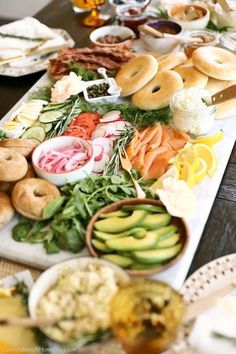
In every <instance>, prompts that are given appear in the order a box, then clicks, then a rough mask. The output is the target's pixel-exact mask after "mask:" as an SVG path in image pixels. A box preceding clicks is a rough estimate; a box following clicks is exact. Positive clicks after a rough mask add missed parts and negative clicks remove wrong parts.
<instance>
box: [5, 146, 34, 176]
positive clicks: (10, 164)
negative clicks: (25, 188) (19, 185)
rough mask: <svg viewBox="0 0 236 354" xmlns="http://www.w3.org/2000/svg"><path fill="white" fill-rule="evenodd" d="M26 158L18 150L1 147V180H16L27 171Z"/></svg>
mask: <svg viewBox="0 0 236 354" xmlns="http://www.w3.org/2000/svg"><path fill="white" fill-rule="evenodd" d="M27 169H28V163H27V161H26V158H25V157H24V156H22V155H21V154H19V153H18V152H16V151H13V150H10V149H6V148H3V147H0V181H2V182H14V181H18V180H19V179H21V178H23V177H24V176H25V174H26V172H27Z"/></svg>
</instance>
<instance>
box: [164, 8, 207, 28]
mask: <svg viewBox="0 0 236 354" xmlns="http://www.w3.org/2000/svg"><path fill="white" fill-rule="evenodd" d="M189 9H194V10H196V11H198V12H200V13H201V15H202V16H201V17H199V18H197V19H193V20H181V19H180V18H179V17H180V14H181V13H184V12H185V11H187V10H189ZM168 15H169V18H170V19H172V20H174V21H175V22H177V23H179V24H180V26H182V28H183V30H192V29H203V28H206V27H207V24H208V22H209V19H210V11H209V10H208V9H207V8H206V7H204V6H202V5H195V4H188V5H176V6H173V7H172V8H170V9H169V11H168Z"/></svg>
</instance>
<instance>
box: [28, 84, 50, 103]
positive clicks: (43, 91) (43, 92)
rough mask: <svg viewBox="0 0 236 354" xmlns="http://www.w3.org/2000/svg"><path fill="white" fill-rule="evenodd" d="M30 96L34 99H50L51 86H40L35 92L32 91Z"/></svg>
mask: <svg viewBox="0 0 236 354" xmlns="http://www.w3.org/2000/svg"><path fill="white" fill-rule="evenodd" d="M30 98H31V99H34V100H44V101H50V99H51V86H42V87H38V88H37V89H36V90H35V91H34V92H32V93H31V95H30Z"/></svg>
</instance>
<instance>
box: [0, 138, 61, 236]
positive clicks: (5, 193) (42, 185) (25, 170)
mask: <svg viewBox="0 0 236 354" xmlns="http://www.w3.org/2000/svg"><path fill="white" fill-rule="evenodd" d="M36 146H37V145H36V144H35V142H33V141H32V140H28V139H6V140H1V141H0V229H1V228H3V227H4V226H5V225H6V224H8V223H9V222H10V220H11V219H12V217H13V215H14V211H15V210H16V211H17V212H18V213H19V214H21V215H24V216H26V217H28V218H30V219H33V220H41V219H42V213H43V209H44V208H45V206H46V205H47V204H48V203H49V202H50V201H51V200H52V199H53V198H55V197H57V196H59V195H60V192H59V190H58V189H57V188H56V187H55V186H53V185H52V184H51V183H49V182H47V181H45V180H43V179H40V178H35V174H34V170H33V167H32V165H31V164H30V162H28V160H29V159H30V157H31V154H32V151H33V150H34V148H35V147H36ZM27 159H28V160H27Z"/></svg>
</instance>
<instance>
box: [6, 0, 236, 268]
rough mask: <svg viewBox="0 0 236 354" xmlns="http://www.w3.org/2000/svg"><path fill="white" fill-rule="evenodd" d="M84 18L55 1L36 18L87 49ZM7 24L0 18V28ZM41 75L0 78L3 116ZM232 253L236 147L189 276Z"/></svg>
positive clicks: (235, 249)
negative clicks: (82, 23)
mask: <svg viewBox="0 0 236 354" xmlns="http://www.w3.org/2000/svg"><path fill="white" fill-rule="evenodd" d="M82 16H83V15H77V14H74V13H73V11H72V8H71V3H70V0H54V1H53V2H52V3H50V4H49V5H48V6H47V7H45V8H44V9H43V10H42V11H40V12H39V13H38V14H37V15H36V16H35V17H36V18H37V19H38V20H40V21H41V22H43V23H45V24H46V25H48V26H50V27H54V28H64V29H65V30H67V31H68V32H69V33H70V35H71V36H72V37H73V39H74V40H75V43H76V45H75V46H77V47H84V46H87V45H88V44H89V33H90V29H88V28H86V27H83V26H82V25H81V18H82ZM6 22H7V21H3V20H1V19H0V25H1V24H4V23H6ZM41 75H42V72H41V73H37V74H32V75H28V76H25V77H20V78H11V77H3V76H0V115H1V116H0V117H3V116H4V115H5V114H6V113H7V112H8V111H9V110H10V108H11V107H12V106H13V105H14V104H15V103H16V102H17V101H18V100H19V99H20V98H21V97H22V96H23V95H24V94H25V93H26V92H27V91H28V90H29V88H30V87H31V86H32V85H33V84H34V83H35V82H36V81H37V80H38V79H39V78H40V76H41ZM199 212H201V210H199ZM230 253H236V148H234V150H233V153H232V155H231V158H230V160H229V163H228V166H227V169H226V172H225V174H224V178H223V180H222V183H221V186H220V189H219V191H218V193H217V197H216V199H215V202H214V205H213V208H212V210H211V214H210V217H209V219H208V222H207V224H206V227H205V230H204V233H203V235H202V239H201V242H200V244H199V247H198V249H197V252H196V254H195V257H194V259H193V262H192V265H191V268H190V271H189V274H191V273H193V272H194V271H195V270H196V269H198V268H199V267H201V266H202V265H204V264H205V263H207V262H209V261H211V260H213V259H215V258H218V257H220V256H224V255H226V254H230Z"/></svg>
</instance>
